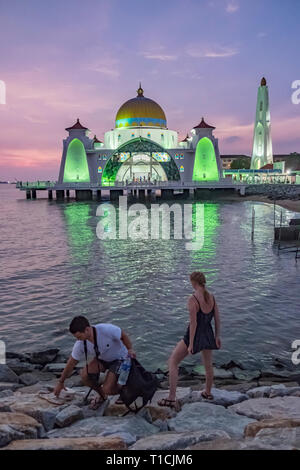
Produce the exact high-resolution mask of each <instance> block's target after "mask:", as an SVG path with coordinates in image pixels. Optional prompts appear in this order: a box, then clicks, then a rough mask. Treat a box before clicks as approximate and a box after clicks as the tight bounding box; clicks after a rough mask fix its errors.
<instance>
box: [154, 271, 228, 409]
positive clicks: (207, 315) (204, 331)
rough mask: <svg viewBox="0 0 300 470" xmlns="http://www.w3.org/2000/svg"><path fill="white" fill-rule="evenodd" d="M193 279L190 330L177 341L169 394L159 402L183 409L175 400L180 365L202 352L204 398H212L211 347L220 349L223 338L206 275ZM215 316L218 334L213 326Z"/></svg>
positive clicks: (169, 363) (170, 372)
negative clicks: (189, 355) (187, 357)
mask: <svg viewBox="0 0 300 470" xmlns="http://www.w3.org/2000/svg"><path fill="white" fill-rule="evenodd" d="M190 281H191V284H192V286H193V288H194V294H193V295H191V296H190V297H189V299H188V304H187V307H188V310H189V314H190V323H189V326H188V328H187V331H186V333H185V335H184V337H183V339H181V340H180V341H179V343H177V345H176V347H175V349H174V350H173V352H172V354H171V356H170V358H169V360H168V365H169V385H170V390H169V397H168V398H163V399H162V400H160V402H158V405H160V406H169V407H172V408H175V410H176V411H178V410H179V409H180V402H179V401H178V400H176V388H177V381H178V366H179V364H180V362H181V361H182V360H183V359H184V358H185V357H186V356H187V355H188V354H192V355H194V354H196V353H198V352H200V351H201V352H202V358H203V363H204V367H205V376H206V381H205V389H204V390H202V392H201V395H202V397H203V398H205V399H208V400H212V399H213V396H212V395H211V387H212V385H213V378H214V377H213V365H212V350H213V349H220V348H221V339H220V314H219V309H218V306H217V303H216V301H215V298H214V296H213V295H212V294H211V293H210V292H208V290H207V289H206V287H205V285H206V279H205V275H204V274H203V273H201V272H193V273H192V274H191V275H190ZM213 318H214V323H215V334H214V332H213V329H212V326H211V320H212V319H213Z"/></svg>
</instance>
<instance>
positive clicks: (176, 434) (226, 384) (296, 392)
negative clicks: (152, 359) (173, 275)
mask: <svg viewBox="0 0 300 470" xmlns="http://www.w3.org/2000/svg"><path fill="white" fill-rule="evenodd" d="M66 360H67V357H64V356H63V355H61V354H59V351H58V350H57V349H52V350H47V351H42V352H37V353H30V354H14V353H8V354H7V364H6V365H0V447H1V450H15V449H27V450H32V449H35V450H38V449H87V450H100V449H151V450H164V449H165V450H172V449H173V450H174V449H274V450H275V449H276V450H278V449H300V371H299V369H297V367H294V368H293V367H289V366H286V364H282V363H281V362H280V361H278V360H275V361H274V367H272V368H270V369H268V370H245V369H244V367H243V366H242V365H241V364H237V363H235V362H233V361H230V362H229V363H228V364H224V365H222V366H221V367H219V368H217V367H215V370H214V372H215V374H214V377H215V379H214V388H213V389H212V394H213V396H214V398H213V400H211V401H209V400H205V399H204V398H202V396H201V390H202V389H203V387H204V380H205V376H204V369H203V366H200V365H199V366H196V367H194V369H192V370H190V371H188V370H187V369H186V368H184V367H181V368H180V377H179V388H178V394H177V396H178V398H179V399H180V400H181V403H182V409H181V411H179V412H178V413H176V412H175V411H174V410H172V409H170V408H167V407H161V406H159V405H158V404H157V402H158V401H159V400H160V399H161V398H162V397H167V395H168V376H167V371H163V370H160V369H158V370H157V371H156V374H157V377H158V379H159V381H160V388H159V390H158V391H157V392H156V394H155V396H154V398H153V400H152V402H151V403H150V404H149V405H147V406H146V407H145V408H144V409H143V410H141V411H140V412H139V413H138V414H137V415H130V414H129V415H127V416H125V417H122V414H124V412H125V411H126V407H125V406H124V405H117V404H116V403H115V401H116V398H117V397H113V396H112V397H109V399H108V400H107V401H106V402H105V403H104V404H103V405H102V406H101V407H100V408H99V409H98V410H96V411H93V410H91V409H89V407H88V405H86V404H84V397H85V395H86V393H87V388H86V387H83V386H82V383H81V380H80V376H79V374H78V369H77V370H75V371H74V374H73V375H72V376H71V377H70V378H69V379H68V380H67V381H66V391H64V392H62V394H61V396H60V398H59V399H56V400H53V394H52V393H51V392H53V387H54V385H55V384H56V382H57V377H59V376H60V373H61V371H62V370H63V368H64V366H65V363H66Z"/></svg>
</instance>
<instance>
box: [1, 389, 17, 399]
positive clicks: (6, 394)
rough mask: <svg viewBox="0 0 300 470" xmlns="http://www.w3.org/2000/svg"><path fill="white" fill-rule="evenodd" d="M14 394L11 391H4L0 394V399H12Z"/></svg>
mask: <svg viewBox="0 0 300 470" xmlns="http://www.w3.org/2000/svg"><path fill="white" fill-rule="evenodd" d="M13 394H14V392H13V391H12V390H10V389H7V390H2V391H1V392H0V398H6V397H11V396H13Z"/></svg>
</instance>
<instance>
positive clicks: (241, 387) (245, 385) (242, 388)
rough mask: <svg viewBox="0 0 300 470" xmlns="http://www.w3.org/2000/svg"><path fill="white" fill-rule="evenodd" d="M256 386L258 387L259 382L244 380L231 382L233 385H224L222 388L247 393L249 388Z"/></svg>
mask: <svg viewBox="0 0 300 470" xmlns="http://www.w3.org/2000/svg"><path fill="white" fill-rule="evenodd" d="M254 387H257V382H242V383H237V384H231V385H223V386H222V389H223V390H229V391H232V392H241V393H246V392H247V391H248V390H250V389H251V388H254Z"/></svg>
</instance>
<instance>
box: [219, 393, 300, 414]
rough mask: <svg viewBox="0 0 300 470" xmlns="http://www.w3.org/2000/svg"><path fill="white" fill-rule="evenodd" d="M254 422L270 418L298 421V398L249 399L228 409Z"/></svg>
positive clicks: (299, 405)
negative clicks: (252, 419)
mask: <svg viewBox="0 0 300 470" xmlns="http://www.w3.org/2000/svg"><path fill="white" fill-rule="evenodd" d="M228 410H232V411H234V412H236V413H238V414H240V415H244V416H248V417H249V418H254V419H256V420H261V419H271V418H295V419H300V397H293V396H285V397H275V398H250V399H249V400H245V401H243V402H241V403H237V404H236V405H232V406H230V407H229V408H228Z"/></svg>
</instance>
